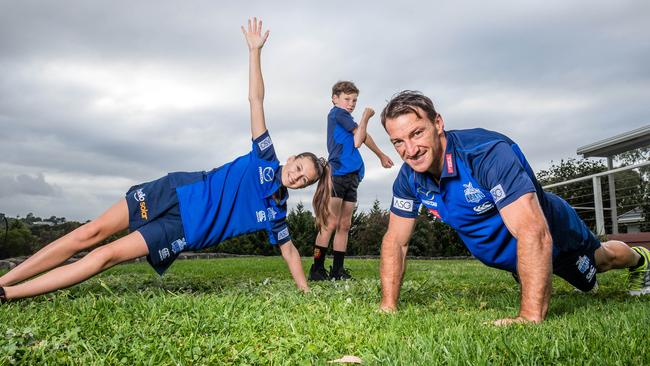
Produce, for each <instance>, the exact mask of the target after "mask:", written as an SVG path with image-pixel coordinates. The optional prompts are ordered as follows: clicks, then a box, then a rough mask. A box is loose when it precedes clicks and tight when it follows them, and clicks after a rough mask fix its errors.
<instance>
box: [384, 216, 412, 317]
mask: <svg viewBox="0 0 650 366" xmlns="http://www.w3.org/2000/svg"><path fill="white" fill-rule="evenodd" d="M414 228H415V219H411V218H405V217H401V216H398V215H395V214H394V213H392V212H391V214H390V219H389V222H388V231H386V234H385V235H384V240H383V241H382V243H381V261H380V264H379V277H380V278H381V304H380V306H379V307H380V309H381V310H383V311H386V312H393V311H395V310H397V300H398V299H399V292H400V288H401V287H402V279H403V278H404V271H405V270H406V252H407V250H408V242H409V240H410V239H411V234H412V233H413V229H414Z"/></svg>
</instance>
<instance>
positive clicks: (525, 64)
mask: <svg viewBox="0 0 650 366" xmlns="http://www.w3.org/2000/svg"><path fill="white" fill-rule="evenodd" d="M524 4H525V5H524ZM253 15H257V16H259V17H261V18H263V20H264V24H265V26H268V27H269V28H270V29H271V36H270V39H269V41H268V43H267V45H266V47H265V48H264V52H263V71H264V76H265V81H266V87H267V94H266V104H265V106H266V111H267V124H268V127H269V130H270V131H271V133H272V136H273V139H274V142H275V144H276V150H277V151H278V154H279V156H280V159H281V160H282V161H284V160H285V159H286V158H287V157H288V156H289V155H291V154H294V153H298V152H301V151H305V150H308V151H313V152H315V153H317V154H319V155H325V154H326V144H325V142H326V128H325V127H326V115H327V112H328V110H329V109H330V107H331V102H330V95H329V92H330V88H331V85H332V84H333V83H334V82H336V81H337V80H342V79H350V80H353V81H355V82H356V83H357V85H358V86H359V88H360V89H361V94H360V98H359V104H358V110H357V111H356V112H355V113H354V115H355V117H357V118H359V117H360V112H361V111H362V108H363V107H365V106H372V107H374V108H375V109H376V110H377V111H380V110H381V108H383V106H384V104H385V101H386V100H387V99H388V98H390V96H391V95H392V94H394V93H395V92H397V91H399V90H402V89H416V90H420V91H422V92H424V93H425V94H426V95H428V96H430V97H431V98H432V99H433V100H434V103H435V104H436V108H437V109H438V110H439V111H440V112H441V113H442V115H443V116H444V117H445V121H446V126H447V128H448V129H462V128H471V127H484V128H488V129H492V130H497V131H500V132H503V133H505V134H507V135H509V136H510V137H511V138H513V139H514V140H515V141H517V142H518V143H519V144H520V145H521V146H522V148H523V150H524V152H525V153H526V155H527V157H528V159H529V160H530V162H531V164H532V166H533V168H534V169H535V170H540V169H544V168H547V167H548V166H549V164H550V162H551V161H558V160H560V159H563V158H564V159H566V158H569V157H575V156H576V155H575V152H576V148H577V147H579V146H583V145H585V144H589V143H592V142H595V141H597V140H601V139H604V138H607V137H610V136H612V135H616V134H619V133H623V132H626V131H629V130H632V129H635V128H638V127H641V126H644V125H647V124H648V123H650V66H649V65H650V2H648V1H647V0H640V1H625V0H621V1H593V0H592V1H555V0H551V1H549V0H545V1H525V2H521V1H514V0H513V1H489V2H486V1H460V2H459V1H453V2H452V1H429V2H424V1H421V2H410V1H400V2H397V1H390V2H378V1H351V0H350V1H329V2H324V1H323V2H307V1H295V2H278V1H251V2H217V1H188V2H181V1H173V2H172V1H166V2H162V1H62V2H61V1H56V2H55V1H9V0H0V212H2V213H6V214H7V215H9V216H16V215H21V216H25V215H26V214H27V213H28V212H33V213H34V214H36V215H38V216H43V217H49V216H51V215H56V216H64V217H66V218H68V219H75V220H87V219H92V218H94V217H96V216H97V215H98V214H100V213H101V212H102V211H103V210H104V209H106V208H107V207H109V206H110V205H111V204H112V203H113V202H115V201H117V200H118V199H120V198H121V197H122V196H123V194H124V192H125V191H126V190H127V189H128V188H129V187H130V186H131V185H133V184H136V183H139V182H143V181H148V180H152V179H154V178H157V177H160V176H162V175H164V174H165V173H167V172H170V171H194V170H208V169H211V168H213V167H216V166H219V165H222V164H224V163H226V162H228V161H230V160H232V159H234V158H235V157H237V156H239V155H242V154H245V153H246V152H248V150H249V149H250V140H249V139H250V136H249V133H250V132H249V126H248V124H249V119H248V106H247V99H246V97H247V49H246V46H245V42H244V39H243V36H242V34H241V32H240V29H239V26H240V25H241V24H243V23H244V22H245V21H246V19H247V17H248V16H253ZM369 132H370V133H371V134H372V135H373V137H375V140H376V141H377V143H378V145H379V146H380V148H382V149H383V150H384V151H385V152H386V153H387V154H388V155H389V156H391V157H392V159H393V160H394V161H395V162H396V163H398V162H399V163H400V164H401V161H400V160H399V156H398V155H397V154H396V153H395V151H394V150H393V148H392V146H391V145H390V144H389V142H388V139H387V137H386V135H385V133H384V131H383V129H382V128H381V125H380V124H379V121H378V119H377V118H374V119H373V120H371V125H370V127H369ZM362 153H363V156H364V158H365V161H366V171H367V174H366V179H365V180H364V182H363V183H362V185H361V186H360V195H359V197H360V202H359V203H360V207H361V208H362V209H366V208H368V207H369V206H370V205H371V203H372V201H373V200H374V199H375V198H377V199H379V200H380V201H381V202H382V205H383V207H385V208H387V207H388V203H389V200H390V196H391V192H390V191H391V186H392V181H393V179H394V177H395V175H396V174H397V171H398V169H399V165H400V164H397V165H396V167H395V168H393V169H391V170H385V169H383V168H381V167H380V165H379V161H378V159H377V158H376V157H375V156H374V155H373V154H372V152H370V151H369V150H368V149H367V148H363V150H362ZM312 193H313V189H306V190H302V191H294V192H292V194H291V201H292V202H293V204H294V205H295V203H297V202H299V201H302V202H304V203H307V204H308V202H310V201H311V200H310V197H311V195H312ZM308 205H309V204H308ZM309 207H311V206H309Z"/></svg>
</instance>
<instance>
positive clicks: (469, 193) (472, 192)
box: [463, 182, 485, 203]
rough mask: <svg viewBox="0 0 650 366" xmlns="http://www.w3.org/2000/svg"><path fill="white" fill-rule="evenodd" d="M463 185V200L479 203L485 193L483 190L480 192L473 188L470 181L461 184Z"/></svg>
mask: <svg viewBox="0 0 650 366" xmlns="http://www.w3.org/2000/svg"><path fill="white" fill-rule="evenodd" d="M463 187H465V190H464V193H465V200H466V201H467V202H469V203H479V201H481V200H482V199H483V198H485V195H484V194H483V192H481V190H480V189H478V188H474V187H473V186H472V182H468V183H467V184H463Z"/></svg>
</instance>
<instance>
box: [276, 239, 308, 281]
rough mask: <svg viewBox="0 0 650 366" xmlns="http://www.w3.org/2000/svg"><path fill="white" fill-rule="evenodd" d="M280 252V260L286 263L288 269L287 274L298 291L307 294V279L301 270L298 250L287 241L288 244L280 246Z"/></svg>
mask: <svg viewBox="0 0 650 366" xmlns="http://www.w3.org/2000/svg"><path fill="white" fill-rule="evenodd" d="M280 252H282V258H284V261H285V262H287V266H288V267H289V272H291V276H292V277H293V280H294V281H295V282H296V286H297V287H298V289H300V290H302V291H303V292H309V286H307V279H306V278H305V272H303V270H302V261H301V260H300V253H299V252H298V249H296V247H295V246H294V245H293V242H292V241H291V240H289V241H288V242H286V243H284V244H282V245H280Z"/></svg>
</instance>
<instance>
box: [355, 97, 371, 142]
mask: <svg viewBox="0 0 650 366" xmlns="http://www.w3.org/2000/svg"><path fill="white" fill-rule="evenodd" d="M374 115H375V111H374V110H373V109H372V108H368V107H366V109H364V110H363V114H362V115H361V121H360V122H359V126H358V127H357V128H356V129H355V130H354V147H356V148H357V149H358V148H359V147H360V146H361V144H363V142H364V141H365V140H366V136H367V133H366V129H367V128H368V121H369V120H370V118H371V117H372V116H374Z"/></svg>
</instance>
